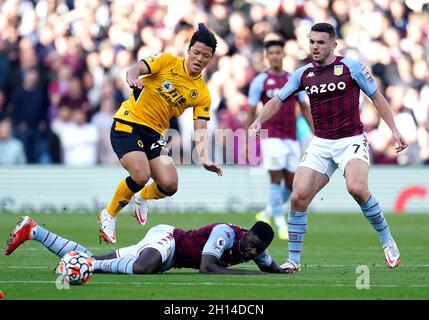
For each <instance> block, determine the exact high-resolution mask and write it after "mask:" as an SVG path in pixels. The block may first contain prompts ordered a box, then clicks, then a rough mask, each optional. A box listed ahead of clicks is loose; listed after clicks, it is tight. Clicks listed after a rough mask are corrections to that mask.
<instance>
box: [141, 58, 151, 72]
mask: <svg viewBox="0 0 429 320" xmlns="http://www.w3.org/2000/svg"><path fill="white" fill-rule="evenodd" d="M140 61H143V62H144V64H145V65H146V67H147V70H148V72H149V73H152V70H151V68H150V66H149V63H147V61H146V60H144V59H141V60H140Z"/></svg>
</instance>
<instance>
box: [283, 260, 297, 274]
mask: <svg viewBox="0 0 429 320" xmlns="http://www.w3.org/2000/svg"><path fill="white" fill-rule="evenodd" d="M280 268H281V269H283V271H284V272H286V273H295V272H300V271H301V265H300V264H296V263H294V262H292V261H290V260H286V262H285V263H283V264H282V265H281V266H280Z"/></svg>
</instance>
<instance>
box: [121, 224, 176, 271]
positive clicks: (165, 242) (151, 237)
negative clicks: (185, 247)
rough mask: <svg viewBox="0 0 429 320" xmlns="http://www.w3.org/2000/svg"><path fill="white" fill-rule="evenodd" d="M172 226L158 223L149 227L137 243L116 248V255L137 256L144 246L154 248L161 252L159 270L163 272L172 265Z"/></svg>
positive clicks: (173, 243) (173, 248)
mask: <svg viewBox="0 0 429 320" xmlns="http://www.w3.org/2000/svg"><path fill="white" fill-rule="evenodd" d="M173 230H174V227H173V226H169V225H166V224H159V225H157V226H155V227H153V228H150V229H149V231H148V232H147V233H146V235H145V237H144V238H143V239H142V240H141V241H140V242H139V243H137V244H135V245H132V246H129V247H125V248H120V249H118V250H116V255H117V257H123V256H130V255H131V256H133V257H136V258H137V257H138V256H139V255H140V252H141V251H142V250H143V249H146V248H154V249H156V250H158V252H159V253H160V254H161V258H162V262H161V268H160V272H164V271H166V270H168V269H170V268H172V266H173V256H174V250H175V248H176V242H175V240H174V237H173Z"/></svg>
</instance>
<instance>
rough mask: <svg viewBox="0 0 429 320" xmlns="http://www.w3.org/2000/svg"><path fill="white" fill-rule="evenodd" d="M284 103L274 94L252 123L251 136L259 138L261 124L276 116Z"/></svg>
mask: <svg viewBox="0 0 429 320" xmlns="http://www.w3.org/2000/svg"><path fill="white" fill-rule="evenodd" d="M282 105H283V103H282V101H281V100H280V99H279V98H278V97H277V96H274V97H273V98H271V99H270V100H268V102H267V103H266V104H264V107H263V108H262V111H261V113H259V115H258V117H257V118H256V120H255V121H254V122H253V123H252V124H251V125H250V127H249V136H251V137H252V138H253V139H255V140H259V138H260V131H261V126H262V125H263V124H264V123H265V122H266V121H268V120H270V119H271V118H272V117H274V116H275V114H276V113H277V112H279V110H280V108H281V107H282Z"/></svg>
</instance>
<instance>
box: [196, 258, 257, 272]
mask: <svg viewBox="0 0 429 320" xmlns="http://www.w3.org/2000/svg"><path fill="white" fill-rule="evenodd" d="M200 273H204V274H239V275H246V274H247V275H256V274H258V275H261V274H265V272H261V271H258V270H242V269H227V268H224V267H223V266H221V265H220V264H219V263H218V258H216V257H215V256H213V255H210V254H203V255H202V258H201V265H200Z"/></svg>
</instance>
